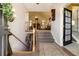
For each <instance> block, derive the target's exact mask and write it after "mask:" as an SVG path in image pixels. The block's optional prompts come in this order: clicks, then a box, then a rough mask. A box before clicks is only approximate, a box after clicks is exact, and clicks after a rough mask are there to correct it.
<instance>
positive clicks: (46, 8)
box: [24, 3, 66, 12]
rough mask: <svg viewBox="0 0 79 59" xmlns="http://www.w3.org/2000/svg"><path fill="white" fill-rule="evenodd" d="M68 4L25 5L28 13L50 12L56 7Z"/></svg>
mask: <svg viewBox="0 0 79 59" xmlns="http://www.w3.org/2000/svg"><path fill="white" fill-rule="evenodd" d="M64 4H66V3H39V4H37V3H24V6H25V8H26V9H27V10H28V11H43V12H44V11H50V10H51V9H55V8H56V7H59V6H62V5H64Z"/></svg>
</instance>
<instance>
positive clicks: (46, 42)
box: [13, 31, 73, 56]
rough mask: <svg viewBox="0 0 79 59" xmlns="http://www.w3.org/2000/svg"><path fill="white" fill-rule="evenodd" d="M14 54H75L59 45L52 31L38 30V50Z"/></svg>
mask: <svg viewBox="0 0 79 59" xmlns="http://www.w3.org/2000/svg"><path fill="white" fill-rule="evenodd" d="M13 56H73V54H72V53H70V52H69V51H67V50H65V49H63V48H62V47H60V46H58V45H57V44H56V43H55V42H54V39H53V37H52V35H51V33H50V31H37V36H36V52H35V53H31V54H15V53H13Z"/></svg>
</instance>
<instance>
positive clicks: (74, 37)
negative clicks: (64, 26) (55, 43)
mask: <svg viewBox="0 0 79 59" xmlns="http://www.w3.org/2000/svg"><path fill="white" fill-rule="evenodd" d="M67 10H69V11H71V14H72V22H71V24H72V25H71V30H70V32H71V39H70V40H71V42H72V43H66V44H67V45H65V46H64V47H65V48H66V49H68V50H69V51H70V52H71V53H73V54H74V55H77V56H78V55H79V4H78V3H72V4H70V5H69V6H68V7H67ZM68 21H69V20H68ZM68 27H69V25H68ZM68 33H69V32H68ZM64 34H65V33H64ZM67 40H69V38H67ZM64 44H65V43H64Z"/></svg>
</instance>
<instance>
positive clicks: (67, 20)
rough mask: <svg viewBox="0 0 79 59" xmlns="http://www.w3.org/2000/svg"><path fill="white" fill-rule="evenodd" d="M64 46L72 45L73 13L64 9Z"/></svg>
mask: <svg viewBox="0 0 79 59" xmlns="http://www.w3.org/2000/svg"><path fill="white" fill-rule="evenodd" d="M63 28H64V35H63V39H64V40H63V45H64V46H65V45H68V44H70V43H72V11H71V10H68V9H66V8H64V27H63Z"/></svg>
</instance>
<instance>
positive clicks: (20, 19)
mask: <svg viewBox="0 0 79 59" xmlns="http://www.w3.org/2000/svg"><path fill="white" fill-rule="evenodd" d="M12 6H13V8H14V9H15V14H16V18H15V20H14V21H13V22H9V23H8V24H9V28H10V31H11V32H12V33H14V34H15V35H16V36H17V37H18V38H19V39H20V40H21V41H23V42H24V43H25V37H26V35H27V34H26V32H25V21H26V20H28V13H26V9H25V8H24V6H23V4H21V3H20V4H16V3H14V4H12ZM9 41H10V44H11V48H12V50H13V52H15V51H18V50H25V46H24V45H23V44H21V43H20V42H19V41H18V40H17V39H16V38H14V37H13V36H10V39H9Z"/></svg>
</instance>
